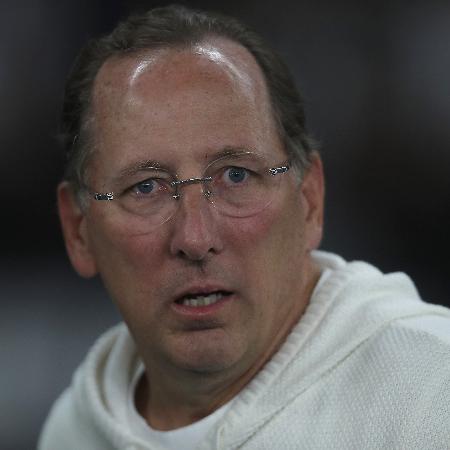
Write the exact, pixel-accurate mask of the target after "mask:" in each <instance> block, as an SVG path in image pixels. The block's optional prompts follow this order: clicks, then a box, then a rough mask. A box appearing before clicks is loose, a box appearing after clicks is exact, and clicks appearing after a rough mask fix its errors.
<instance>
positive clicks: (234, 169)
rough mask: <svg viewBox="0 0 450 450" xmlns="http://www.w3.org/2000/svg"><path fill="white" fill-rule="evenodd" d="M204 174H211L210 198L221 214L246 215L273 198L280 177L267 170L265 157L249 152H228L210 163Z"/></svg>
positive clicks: (268, 202)
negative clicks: (235, 153) (233, 153)
mask: <svg viewBox="0 0 450 450" xmlns="http://www.w3.org/2000/svg"><path fill="white" fill-rule="evenodd" d="M205 176H210V177H211V178H212V181H211V183H209V184H208V186H207V189H208V190H209V191H210V192H211V194H210V197H209V198H210V199H211V201H212V202H213V203H214V205H215V206H216V208H218V209H219V210H220V211H221V212H222V213H223V214H226V215H229V216H232V217H247V216H251V215H253V214H257V213H258V212H260V211H262V210H263V209H264V208H266V207H267V206H268V205H269V204H270V202H271V201H272V200H273V198H274V196H275V194H276V190H277V188H278V186H279V180H280V177H277V176H272V175H270V174H269V172H268V166H267V162H266V160H265V159H263V158H262V157H260V156H257V155H254V154H252V153H243V154H238V155H230V156H226V157H224V158H221V159H219V160H217V161H214V162H213V163H211V164H210V165H209V166H208V167H207V169H206V171H205Z"/></svg>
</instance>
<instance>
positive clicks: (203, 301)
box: [176, 291, 231, 308]
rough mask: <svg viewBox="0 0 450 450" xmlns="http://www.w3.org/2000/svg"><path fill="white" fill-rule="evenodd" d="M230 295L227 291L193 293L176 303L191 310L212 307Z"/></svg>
mask: <svg viewBox="0 0 450 450" xmlns="http://www.w3.org/2000/svg"><path fill="white" fill-rule="evenodd" d="M230 295H231V292H227V291H214V292H209V293H201V294H200V293H198V294H197V293H193V294H187V295H184V296H183V297H181V298H180V299H178V300H177V301H176V303H177V304H178V305H183V306H190V307H193V308H196V307H197V308H198V307H201V306H209V305H214V303H217V302H219V301H220V300H222V299H224V298H225V297H228V296H230Z"/></svg>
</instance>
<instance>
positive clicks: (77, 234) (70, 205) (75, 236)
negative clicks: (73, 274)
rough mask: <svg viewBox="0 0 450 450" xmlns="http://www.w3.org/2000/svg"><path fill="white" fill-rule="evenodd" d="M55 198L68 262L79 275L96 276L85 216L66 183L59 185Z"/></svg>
mask: <svg viewBox="0 0 450 450" xmlns="http://www.w3.org/2000/svg"><path fill="white" fill-rule="evenodd" d="M57 197H58V212H59V218H60V221H61V227H62V231H63V236H64V242H65V244H66V249H67V253H68V255H69V258H70V261H71V263H72V265H73V267H74V269H75V270H76V271H77V272H78V274H79V275H81V276H82V277H85V278H90V277H93V276H94V275H96V274H97V267H96V264H95V258H94V256H93V254H92V249H91V246H90V243H89V236H88V230H87V223H86V216H85V214H84V213H83V212H82V211H81V209H80V206H79V205H78V202H77V201H76V199H75V196H74V193H73V191H72V189H71V186H70V184H69V183H68V182H66V181H64V182H62V183H60V184H59V186H58V190H57Z"/></svg>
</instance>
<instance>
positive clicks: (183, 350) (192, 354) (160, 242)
mask: <svg viewBox="0 0 450 450" xmlns="http://www.w3.org/2000/svg"><path fill="white" fill-rule="evenodd" d="M92 117H93V120H92V123H91V132H92V133H93V136H94V138H95V143H94V144H95V154H94V157H93V160H92V161H91V163H90V168H89V173H88V176H89V183H90V185H91V186H92V188H93V189H94V190H96V191H99V192H108V191H110V190H112V187H111V184H112V182H113V180H115V179H116V178H117V176H118V174H120V173H122V172H123V170H124V169H125V168H127V167H130V166H133V165H135V164H136V163H139V162H146V161H152V162H157V163H159V164H161V165H162V166H164V167H169V168H171V169H172V170H173V172H174V173H176V174H177V175H178V176H179V178H180V179H186V178H190V177H199V176H201V174H202V172H203V169H204V167H205V166H206V165H207V163H208V162H210V161H211V160H213V159H214V157H215V155H218V154H219V153H221V152H223V151H224V150H225V149H248V150H250V151H252V152H255V153H257V154H259V155H262V156H263V157H264V158H266V159H267V161H268V162H269V163H270V164H271V165H277V164H280V163H281V162H283V161H285V160H286V154H285V152H284V150H283V146H282V144H281V142H280V139H279V136H278V134H277V131H276V128H275V124H274V119H273V117H272V114H271V110H270V104H269V99H268V94H267V91H266V87H265V84H264V81H263V77H262V74H261V72H260V69H259V68H258V66H257V64H256V62H255V61H254V59H253V58H252V56H251V55H250V54H249V53H248V52H247V51H246V50H245V49H243V48H242V47H240V46H239V45H237V44H235V43H232V42H229V41H226V40H220V39H217V40H215V41H212V42H211V43H209V44H206V43H205V44H204V45H198V46H196V47H195V48H194V49H185V50H160V51H156V52H150V53H147V54H145V55H140V56H136V55H135V56H130V57H126V58H120V59H119V58H117V59H111V60H109V61H107V62H106V64H105V65H104V66H103V67H102V69H101V70H100V73H99V74H98V76H97V80H96V83H95V87H94V95H93V103H92ZM139 176H141V178H142V175H139ZM279 176H280V177H281V178H282V179H281V180H280V188H279V190H278V191H277V195H276V198H275V200H274V201H273V202H272V203H271V204H270V205H269V206H268V207H267V208H266V209H264V210H263V211H262V212H260V213H258V214H257V215H253V216H250V217H244V218H236V217H229V216H225V215H222V214H221V213H220V212H219V211H217V210H216V209H215V208H214V207H213V206H212V205H211V203H210V202H208V200H207V199H206V198H205V196H204V195H202V186H201V185H200V184H193V185H188V186H184V187H183V188H182V198H181V199H180V200H179V204H178V209H177V212H176V213H175V215H174V216H173V217H172V218H171V219H170V220H169V221H167V222H166V223H164V224H162V225H161V226H159V227H157V228H154V229H152V230H151V231H149V232H146V233H142V232H139V233H135V232H134V231H133V230H134V228H133V217H132V216H130V215H129V214H127V213H125V212H124V211H123V210H121V209H120V208H118V207H117V205H115V204H114V201H113V202H95V201H92V202H91V203H90V204H89V208H88V211H87V212H86V214H81V213H79V215H78V216H77V217H78V221H77V222H76V224H77V225H76V226H77V229H78V235H79V236H78V238H77V239H78V243H73V242H70V240H71V238H70V236H69V235H70V233H68V232H67V230H65V231H66V240H67V241H68V248H69V253H70V255H71V258H72V262H73V263H74V265H75V267H76V269H77V270H78V271H79V272H80V273H81V274H83V275H86V276H89V275H93V274H94V273H95V272H99V273H100V275H101V277H102V279H103V281H104V283H105V285H106V288H107V289H108V291H109V293H110V294H111V296H112V298H113V299H114V301H115V302H116V304H117V306H118V308H119V310H120V312H121V314H122V315H123V317H124V320H125V322H126V323H127V325H128V327H129V329H130V331H131V333H132V335H133V337H134V339H135V341H136V343H137V346H138V350H139V352H140V354H141V356H142V357H143V358H144V361H145V362H146V364H147V366H152V367H166V368H170V367H172V368H177V369H187V370H194V371H207V372H214V371H229V372H230V373H236V374H240V373H241V374H242V373H244V372H246V371H248V370H251V368H252V367H255V366H257V365H258V364H260V362H261V361H263V360H264V359H266V358H267V357H268V356H270V354H271V353H273V351H275V349H276V347H277V346H278V345H279V344H280V341H281V340H282V339H283V337H284V336H285V335H286V334H287V333H288V331H289V329H290V328H291V327H292V325H293V323H294V322H295V321H296V320H297V319H298V317H299V315H300V314H301V312H302V310H303V309H304V307H305V304H306V301H307V293H308V289H310V285H311V280H312V278H313V275H312V274H313V272H314V270H313V267H312V264H311V261H310V258H309V251H310V250H311V249H312V248H314V247H316V246H317V245H318V242H319V240H320V234H321V231H320V230H321V207H322V203H321V202H322V198H321V195H322V191H321V178H320V177H321V172H320V162H318V161H317V160H316V161H315V163H314V164H313V169H312V170H310V172H309V174H308V175H306V178H305V180H304V182H303V184H301V185H299V183H298V180H297V177H296V175H295V173H294V171H290V172H288V173H287V174H284V175H279ZM144 178H145V176H144ZM64 198H65V197H64V195H60V203H61V205H62V206H61V205H60V208H61V211H62V216H63V227H64V228H65V229H67V227H68V225H65V222H66V221H65V220H64V216H65V214H64V210H65V206H64V202H65V200H64ZM72 208H75V207H74V206H72ZM68 236H69V237H68ZM77 246H78V247H82V248H83V250H82V251H77V250H76V248H77ZM211 292H222V293H226V294H227V295H224V296H223V297H222V298H220V299H219V301H218V302H217V303H215V304H212V305H210V306H206V307H205V306H203V307H198V306H188V305H184V306H183V305H182V304H180V302H182V300H183V298H184V297H183V296H186V295H192V296H195V295H197V294H203V295H207V294H208V293H211Z"/></svg>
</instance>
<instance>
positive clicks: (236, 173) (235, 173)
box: [227, 167, 247, 183]
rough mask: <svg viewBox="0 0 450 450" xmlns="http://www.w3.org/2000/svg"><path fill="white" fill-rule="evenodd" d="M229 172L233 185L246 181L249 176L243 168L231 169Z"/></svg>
mask: <svg viewBox="0 0 450 450" xmlns="http://www.w3.org/2000/svg"><path fill="white" fill-rule="evenodd" d="M227 172H228V173H227V175H228V178H229V179H230V180H231V181H232V182H233V183H240V182H242V181H244V180H245V178H246V176H247V170H246V169H244V168H243V167H230V168H229V169H228V171H227Z"/></svg>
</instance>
